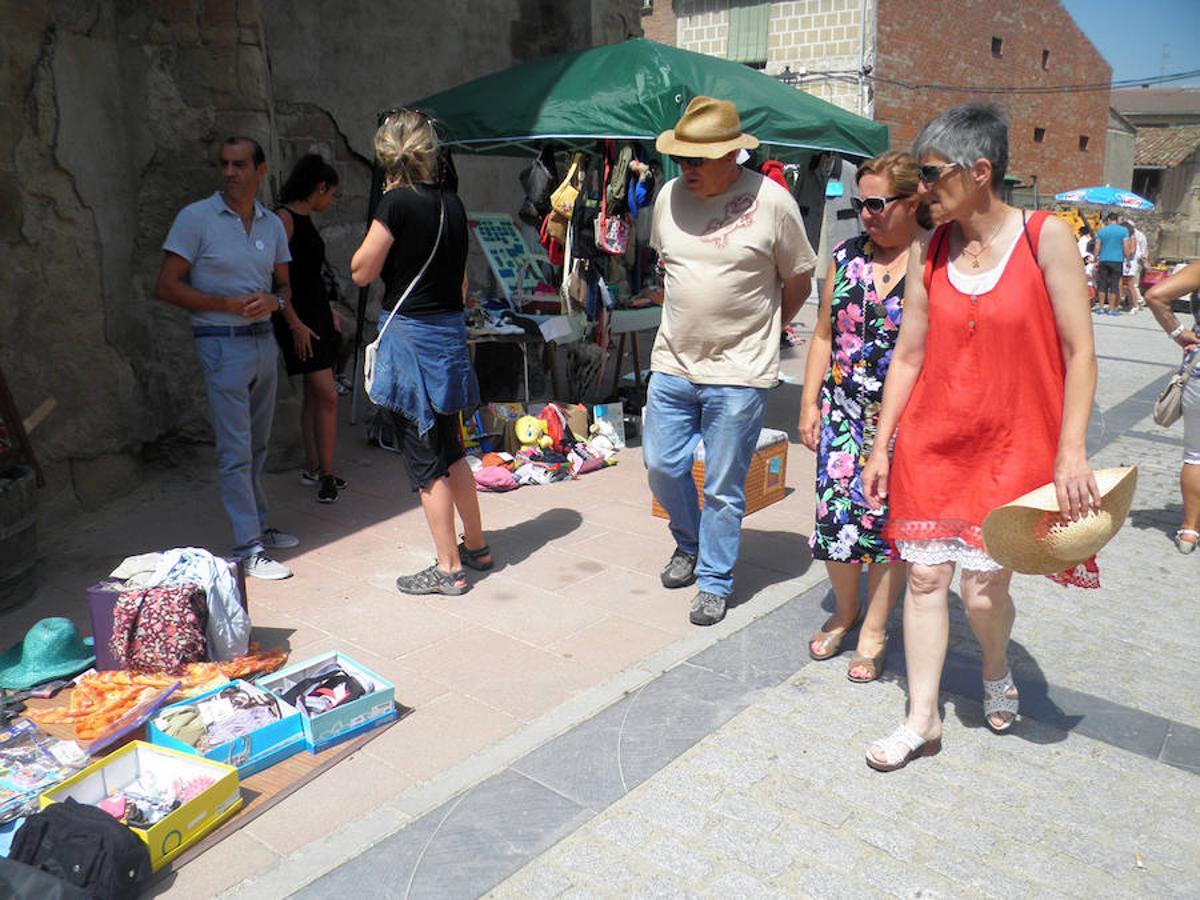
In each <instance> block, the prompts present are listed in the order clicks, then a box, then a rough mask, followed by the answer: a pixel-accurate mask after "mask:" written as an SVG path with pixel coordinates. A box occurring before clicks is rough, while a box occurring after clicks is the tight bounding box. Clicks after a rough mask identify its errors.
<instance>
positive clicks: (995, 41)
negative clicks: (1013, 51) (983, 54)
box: [992, 37, 1004, 59]
mask: <svg viewBox="0 0 1200 900" xmlns="http://www.w3.org/2000/svg"><path fill="white" fill-rule="evenodd" d="M1003 55H1004V38H998V37H994V38H992V56H994V57H996V59H999V58H1000V57H1001V56H1003Z"/></svg>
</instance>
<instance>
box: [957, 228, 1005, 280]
mask: <svg viewBox="0 0 1200 900" xmlns="http://www.w3.org/2000/svg"><path fill="white" fill-rule="evenodd" d="M1003 227H1004V219H1001V220H1000V221H999V222H997V223H996V227H995V228H994V229H992V234H991V237H989V238H988V239H987V242H986V243H981V244H980V245H979V252H978V253H972V252H971V251H970V250H968V249H967V245H966V244H963V248H962V252H963V253H965V254H967V256H969V257H971V268H972V269H978V268H979V257H981V256H983V254H985V253H987V249H988V247H990V246H992V241H994V240H995V239H996V235H998V234H999V233H1000V229H1001V228H1003Z"/></svg>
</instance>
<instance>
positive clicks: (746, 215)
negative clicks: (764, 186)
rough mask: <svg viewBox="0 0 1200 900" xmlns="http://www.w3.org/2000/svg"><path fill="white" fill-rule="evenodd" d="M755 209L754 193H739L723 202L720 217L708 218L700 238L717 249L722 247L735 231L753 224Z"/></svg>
mask: <svg viewBox="0 0 1200 900" xmlns="http://www.w3.org/2000/svg"><path fill="white" fill-rule="evenodd" d="M757 211H758V198H757V197H756V196H755V195H754V194H739V195H738V196H736V197H734V198H733V199H731V200H730V201H729V202H728V203H726V204H725V209H724V210H722V214H721V218H716V219H711V220H709V223H708V225H706V226H705V228H704V233H703V234H702V235H701V236H700V240H702V241H704V242H705V243H706V244H712V245H714V246H715V247H716V248H717V249H718V250H722V249H724V248H725V245H726V244H728V243H729V238H730V237H731V236H732V235H733V233H734V232H735V231H737V230H738V229H739V228H749V227H750V225H751V224H753V222H754V214H755V213H756V212H757Z"/></svg>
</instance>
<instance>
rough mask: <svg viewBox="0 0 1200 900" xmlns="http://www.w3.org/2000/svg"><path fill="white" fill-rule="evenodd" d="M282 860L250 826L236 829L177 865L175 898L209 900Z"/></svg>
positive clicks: (172, 889) (172, 886) (172, 891)
mask: <svg viewBox="0 0 1200 900" xmlns="http://www.w3.org/2000/svg"><path fill="white" fill-rule="evenodd" d="M278 862H279V854H277V853H275V852H273V851H272V850H271V849H270V848H268V847H267V846H266V845H265V844H263V842H262V841H260V840H258V839H257V838H255V837H254V836H253V835H252V834H251V833H250V831H249V829H242V830H240V831H235V832H234V833H233V834H231V835H229V837H226V838H223V839H222V840H221V841H220V842H219V843H218V844H216V845H215V846H213V847H211V848H209V849H208V850H206V851H205V852H204V855H203V856H202V857H200V858H199V859H197V860H194V861H193V862H192V863H190V864H189V865H186V866H183V867H182V868H176V869H175V871H174V872H173V874H172V877H171V881H170V895H171V897H172V900H174V898H179V900H208V898H209V897H216V896H217V895H218V894H221V893H223V892H224V891H226V890H228V889H229V888H231V887H234V886H235V885H237V884H239V883H240V882H242V881H244V880H246V879H247V878H253V877H254V876H255V875H259V874H261V873H263V872H265V871H267V870H268V869H270V868H271V867H272V866H274V865H276V864H277V863H278Z"/></svg>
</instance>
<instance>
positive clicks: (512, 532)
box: [484, 507, 583, 572]
mask: <svg viewBox="0 0 1200 900" xmlns="http://www.w3.org/2000/svg"><path fill="white" fill-rule="evenodd" d="M582 524H583V516H581V515H580V514H579V512H578V511H577V510H574V509H567V508H565V507H555V508H553V509H546V510H542V512H540V513H538V514H537V515H536V516H533V517H531V518H529V519H526V520H525V521H523V522H518V523H517V524H516V525H509V526H508V527H507V528H497V529H489V528H487V523H486V522H485V523H484V528H485V533H486V535H487V540H488V546H489V547H491V548H492V551H493V555H494V558H495V560H496V568H495V569H493V570H492V571H495V572H501V571H503V570H504V569H506V568H507V567H508V566H514V565H516V564H517V563H521V562H524V561H525V560H526V559H528V558H529V557H530V556H532V555H533V554H534V553H536V552H537V551H538V550H540V549H542V547H543V546H544V545H546V544H548V543H549V542H551V541H557V540H559V539H560V538H564V537H566V536H567V535H568V534H570V533H571V532H572V531H574V530H575V529H577V528H578V527H579V526H580V525H582Z"/></svg>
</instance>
